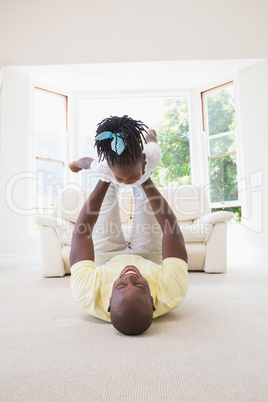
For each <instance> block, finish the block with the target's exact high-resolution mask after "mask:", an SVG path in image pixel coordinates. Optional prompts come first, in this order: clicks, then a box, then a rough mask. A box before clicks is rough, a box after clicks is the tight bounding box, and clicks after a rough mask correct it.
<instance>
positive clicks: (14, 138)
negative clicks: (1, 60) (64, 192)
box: [0, 70, 40, 265]
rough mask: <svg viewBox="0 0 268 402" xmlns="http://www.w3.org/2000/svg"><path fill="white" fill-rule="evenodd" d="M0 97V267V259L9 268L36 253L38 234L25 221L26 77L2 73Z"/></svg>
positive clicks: (29, 165)
mask: <svg viewBox="0 0 268 402" xmlns="http://www.w3.org/2000/svg"><path fill="white" fill-rule="evenodd" d="M0 97H1V103H0V118H1V120H0V121H1V125H0V134H1V140H0V145H1V154H0V172H1V174H0V194H1V199H0V213H1V230H0V265H1V259H2V260H3V259H4V260H5V264H8V261H7V260H8V259H10V258H11V260H10V264H11V265H12V258H13V259H14V258H15V259H16V258H19V259H20V260H21V261H20V262H21V264H22V263H23V261H22V260H23V259H24V258H26V257H27V256H28V255H32V254H37V253H38V252H39V250H40V245H39V244H40V240H39V235H38V233H36V234H34V233H32V232H31V230H30V219H29V213H31V212H32V213H33V211H31V208H32V207H33V205H31V197H30V196H29V195H30V192H31V191H32V189H33V187H32V185H33V180H32V179H30V178H29V176H30V175H32V172H33V157H32V149H31V144H32V138H31V129H32V128H31V116H30V104H31V94H30V82H29V77H28V76H27V75H24V74H22V73H18V72H14V71H8V70H6V71H5V74H4V78H3V85H2V90H1V94H0ZM12 181H14V183H13V185H11V183H12ZM12 256H13V257H12ZM16 256H17V257H16Z"/></svg>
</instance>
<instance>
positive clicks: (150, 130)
mask: <svg viewBox="0 0 268 402" xmlns="http://www.w3.org/2000/svg"><path fill="white" fill-rule="evenodd" d="M148 134H153V135H154V136H155V137H157V133H156V131H155V130H154V129H153V128H150V129H149V130H148Z"/></svg>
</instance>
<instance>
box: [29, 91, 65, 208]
mask: <svg viewBox="0 0 268 402" xmlns="http://www.w3.org/2000/svg"><path fill="white" fill-rule="evenodd" d="M67 107H68V97H67V96H65V95H61V94H57V93H54V92H50V91H47V90H44V89H41V88H35V91H34V133H35V162H36V175H37V181H36V183H37V184H36V199H35V205H36V208H37V210H38V212H39V213H51V212H52V211H53V209H54V202H55V199H56V197H57V195H58V193H59V191H60V190H61V188H62V186H63V182H64V160H65V159H66V149H67V147H66V143H67Z"/></svg>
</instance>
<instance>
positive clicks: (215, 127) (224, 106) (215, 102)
mask: <svg viewBox="0 0 268 402" xmlns="http://www.w3.org/2000/svg"><path fill="white" fill-rule="evenodd" d="M206 99H207V113H208V134H209V135H213V134H220V133H226V132H227V131H233V130H234V129H235V107H234V88H233V85H231V86H226V87H225V88H224V89H216V90H213V91H211V93H207V95H206Z"/></svg>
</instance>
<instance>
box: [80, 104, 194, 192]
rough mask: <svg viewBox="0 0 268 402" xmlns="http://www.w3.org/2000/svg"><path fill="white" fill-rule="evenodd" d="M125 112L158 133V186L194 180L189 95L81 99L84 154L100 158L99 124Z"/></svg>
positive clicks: (87, 180)
mask: <svg viewBox="0 0 268 402" xmlns="http://www.w3.org/2000/svg"><path fill="white" fill-rule="evenodd" d="M124 114H126V115H128V116H130V117H132V118H133V119H136V120H142V121H143V122H144V123H145V124H146V125H147V126H148V127H149V128H155V129H156V130H157V133H158V143H159V145H160V148H161V150H162V164H161V165H159V166H158V167H157V168H156V169H155V171H154V173H153V174H152V177H153V179H154V180H155V182H156V183H157V185H163V186H164V185H167V183H170V182H172V183H174V184H187V183H190V182H191V170H190V148H189V147H190V145H189V120H188V99H187V98H161V97H144V98H113V99H81V100H80V144H81V151H80V155H81V156H90V157H92V158H96V157H97V154H96V150H95V149H94V137H95V132H96V128H97V124H98V123H99V122H100V121H102V120H103V119H104V118H106V117H109V116H111V115H115V116H123V115H124ZM82 177H83V186H84V185H86V186H87V188H88V186H89V185H90V183H92V184H93V181H92V180H93V179H92V178H90V171H86V172H85V171H84V172H83V174H82Z"/></svg>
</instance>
